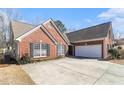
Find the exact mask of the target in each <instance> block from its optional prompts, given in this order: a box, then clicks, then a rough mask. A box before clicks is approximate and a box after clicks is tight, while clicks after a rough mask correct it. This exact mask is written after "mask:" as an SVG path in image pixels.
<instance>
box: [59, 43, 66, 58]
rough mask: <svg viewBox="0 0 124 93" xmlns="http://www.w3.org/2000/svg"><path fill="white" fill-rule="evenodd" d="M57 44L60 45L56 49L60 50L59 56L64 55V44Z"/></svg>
mask: <svg viewBox="0 0 124 93" xmlns="http://www.w3.org/2000/svg"><path fill="white" fill-rule="evenodd" d="M59 46H60V50H58V51H61V52H60V54H59V55H60V56H64V55H65V52H64V45H63V44H59Z"/></svg>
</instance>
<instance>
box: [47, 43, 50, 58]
mask: <svg viewBox="0 0 124 93" xmlns="http://www.w3.org/2000/svg"><path fill="white" fill-rule="evenodd" d="M47 56H50V45H49V44H47Z"/></svg>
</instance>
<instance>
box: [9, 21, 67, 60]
mask: <svg viewBox="0 0 124 93" xmlns="http://www.w3.org/2000/svg"><path fill="white" fill-rule="evenodd" d="M10 25H11V36H12V37H11V38H12V42H13V44H12V47H13V51H14V54H15V57H16V58H17V59H18V58H21V57H22V56H23V55H26V54H28V55H29V56H30V57H31V58H56V57H58V56H65V55H66V54H67V52H68V45H69V41H68V39H67V37H66V36H65V35H63V34H62V33H61V32H60V31H59V29H58V28H57V27H56V25H55V24H54V21H53V20H52V19H49V20H47V21H46V22H44V23H43V24H40V25H38V26H33V25H31V24H27V23H23V22H19V21H12V22H11V24H10Z"/></svg>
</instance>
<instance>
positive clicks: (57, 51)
mask: <svg viewBox="0 0 124 93" xmlns="http://www.w3.org/2000/svg"><path fill="white" fill-rule="evenodd" d="M56 55H57V56H58V44H57V45H56Z"/></svg>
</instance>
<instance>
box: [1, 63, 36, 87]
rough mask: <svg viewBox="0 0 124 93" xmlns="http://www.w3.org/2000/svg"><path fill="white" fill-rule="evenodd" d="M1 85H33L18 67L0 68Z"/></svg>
mask: <svg viewBox="0 0 124 93" xmlns="http://www.w3.org/2000/svg"><path fill="white" fill-rule="evenodd" d="M0 84H1V85H32V84H35V83H34V82H33V81H32V79H31V78H30V77H29V76H28V74H27V73H26V72H25V71H24V70H22V69H21V67H20V66H16V65H10V66H6V67H1V68H0Z"/></svg>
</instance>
